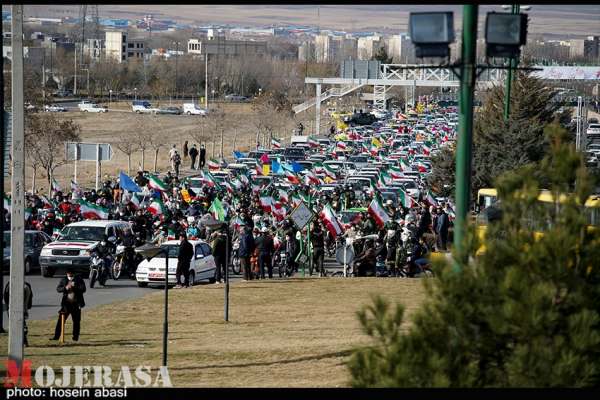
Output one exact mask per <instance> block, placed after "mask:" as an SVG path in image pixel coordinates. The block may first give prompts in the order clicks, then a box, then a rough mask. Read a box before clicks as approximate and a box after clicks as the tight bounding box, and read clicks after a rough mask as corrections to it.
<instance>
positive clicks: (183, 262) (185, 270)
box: [175, 233, 194, 289]
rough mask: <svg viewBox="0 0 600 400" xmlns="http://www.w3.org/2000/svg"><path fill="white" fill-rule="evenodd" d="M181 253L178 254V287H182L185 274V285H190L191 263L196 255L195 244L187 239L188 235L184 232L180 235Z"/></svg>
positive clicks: (176, 275)
mask: <svg viewBox="0 0 600 400" xmlns="http://www.w3.org/2000/svg"><path fill="white" fill-rule="evenodd" d="M179 240H180V243H179V255H178V256H177V271H176V272H175V279H176V280H177V285H176V286H175V288H176V289H178V288H181V287H182V286H181V284H180V282H181V275H183V279H184V283H183V285H184V286H185V287H190V263H191V261H192V257H194V246H192V244H191V243H190V242H188V240H187V235H186V234H185V233H182V234H180V235H179Z"/></svg>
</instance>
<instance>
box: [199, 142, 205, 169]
mask: <svg viewBox="0 0 600 400" xmlns="http://www.w3.org/2000/svg"><path fill="white" fill-rule="evenodd" d="M205 163H206V149H205V148H204V145H201V146H200V161H199V166H198V169H202V168H204V164H205Z"/></svg>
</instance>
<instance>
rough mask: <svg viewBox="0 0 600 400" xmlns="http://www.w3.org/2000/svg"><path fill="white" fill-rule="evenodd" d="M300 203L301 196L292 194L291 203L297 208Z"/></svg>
mask: <svg viewBox="0 0 600 400" xmlns="http://www.w3.org/2000/svg"><path fill="white" fill-rule="evenodd" d="M300 203H302V199H301V198H300V196H298V195H297V194H295V195H293V196H292V201H291V203H290V205H291V206H292V207H293V208H296V207H298V206H299V205H300Z"/></svg>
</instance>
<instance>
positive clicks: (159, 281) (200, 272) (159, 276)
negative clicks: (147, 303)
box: [135, 240, 217, 287]
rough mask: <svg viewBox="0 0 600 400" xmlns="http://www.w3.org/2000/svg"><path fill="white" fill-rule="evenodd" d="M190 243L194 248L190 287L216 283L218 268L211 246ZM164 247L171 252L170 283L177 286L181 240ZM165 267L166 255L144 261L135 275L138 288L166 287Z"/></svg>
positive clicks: (168, 242) (171, 241) (196, 242)
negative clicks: (176, 275)
mask: <svg viewBox="0 0 600 400" xmlns="http://www.w3.org/2000/svg"><path fill="white" fill-rule="evenodd" d="M190 243H191V244H192V246H193V247H194V256H193V257H192V261H191V262H190V285H194V284H196V283H197V282H199V281H202V280H208V281H209V282H211V283H213V282H215V280H216V273H217V268H216V264H215V259H214V257H213V256H212V252H211V250H210V246H209V245H208V244H207V243H206V242H204V241H203V240H190ZM162 247H167V248H168V251H169V271H168V274H169V275H168V282H169V284H170V285H175V284H177V281H176V277H175V272H176V271H177V256H178V255H179V240H169V241H167V242H165V243H163V244H162ZM165 266H166V260H165V255H164V253H163V254H159V255H158V256H156V257H154V258H152V259H151V260H150V261H148V260H144V261H142V262H141V263H140V264H139V265H138V267H137V270H136V273H135V278H136V280H137V283H138V286H140V287H146V286H148V285H164V283H165Z"/></svg>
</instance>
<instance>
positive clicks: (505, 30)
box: [485, 12, 527, 58]
mask: <svg viewBox="0 0 600 400" xmlns="http://www.w3.org/2000/svg"><path fill="white" fill-rule="evenodd" d="M485 41H486V45H487V46H486V55H487V56H488V57H508V58H512V57H518V56H519V54H520V53H521V46H522V45H524V44H525V43H526V42H527V15H526V14H507V13H495V12H490V13H488V15H487V19H486V22H485Z"/></svg>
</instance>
